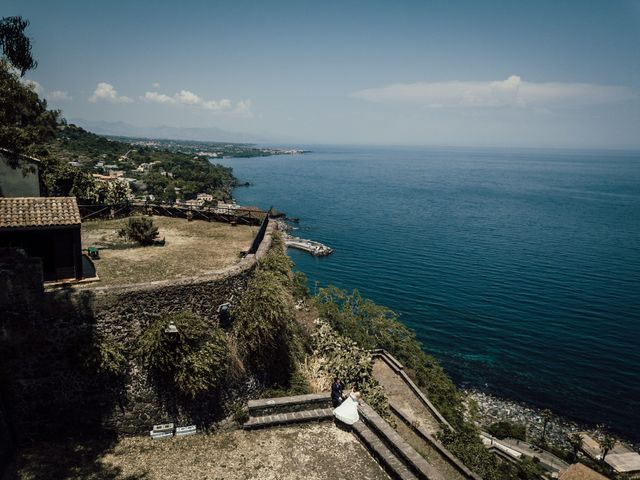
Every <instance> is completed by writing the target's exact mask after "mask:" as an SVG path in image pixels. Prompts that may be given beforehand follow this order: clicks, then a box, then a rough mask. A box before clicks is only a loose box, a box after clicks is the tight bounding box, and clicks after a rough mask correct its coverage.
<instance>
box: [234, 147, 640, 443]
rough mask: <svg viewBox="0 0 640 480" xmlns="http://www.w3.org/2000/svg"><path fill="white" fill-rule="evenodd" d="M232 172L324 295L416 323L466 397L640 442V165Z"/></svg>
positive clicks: (528, 160) (633, 155)
mask: <svg viewBox="0 0 640 480" xmlns="http://www.w3.org/2000/svg"><path fill="white" fill-rule="evenodd" d="M310 148H311V149H312V150H313V152H312V153H308V154H304V155H283V156H272V157H265V158H251V159H225V160H224V161H223V163H224V164H226V165H229V166H232V167H233V169H234V173H235V174H236V176H237V177H239V178H240V179H241V180H243V181H249V182H251V184H252V185H251V186H250V187H247V188H238V189H236V190H235V193H234V195H235V197H236V199H237V201H238V202H239V203H241V204H246V205H256V206H259V207H262V208H265V209H266V208H269V207H270V206H272V205H273V206H275V207H276V208H277V209H279V210H281V211H284V212H286V213H287V214H288V215H289V216H291V217H299V218H300V225H299V227H300V230H299V231H298V232H297V233H298V234H299V235H300V236H303V237H307V238H310V239H313V240H318V241H320V242H323V243H326V244H328V245H329V246H331V247H333V248H334V249H335V252H334V253H333V255H331V256H329V257H325V258H314V257H311V256H309V255H307V254H305V253H302V252H298V251H290V255H291V257H292V258H293V260H294V261H295V263H296V266H297V268H298V269H300V270H302V271H303V272H305V273H306V274H307V275H308V276H309V279H310V284H311V286H312V290H313V289H314V288H315V285H316V284H317V285H319V286H324V285H327V284H333V285H336V286H338V287H341V288H346V289H354V288H357V289H359V290H360V292H361V293H362V294H363V295H364V296H366V297H369V298H371V299H373V300H374V301H375V302H377V303H381V304H384V305H386V306H388V307H390V308H392V309H393V310H395V311H397V312H398V313H400V315H401V317H400V318H401V320H402V321H403V322H404V323H405V324H406V325H408V326H409V327H411V328H413V329H414V330H415V331H416V332H417V336H418V338H419V340H420V341H421V342H422V344H423V346H424V349H425V350H426V351H427V352H428V353H430V354H432V355H434V356H435V357H436V358H437V359H438V360H439V361H440V362H441V363H442V365H443V366H444V368H445V370H446V371H447V372H448V373H449V374H450V375H451V377H452V378H453V379H454V380H455V381H456V383H458V384H459V385H461V386H464V387H477V388H479V389H481V390H483V391H487V392H489V393H492V394H494V395H498V396H501V397H505V398H510V399H514V400H518V401H523V402H526V403H529V404H531V405H534V406H537V407H542V408H550V409H552V410H553V411H554V412H556V413H558V414H560V415H563V416H565V417H568V418H570V419H572V420H575V421H578V422H585V423H588V424H598V423H604V424H607V425H609V426H610V427H611V428H612V429H613V430H614V431H616V432H617V433H619V434H622V435H624V436H626V437H628V438H630V439H632V440H635V441H640V152H618V151H565V150H507V149H504V150H502V149H458V148H456V149H453V148H400V147H394V148H380V147H370V148H369V147H367V148H364V147H357V148H356V147H324V146H323V147H310Z"/></svg>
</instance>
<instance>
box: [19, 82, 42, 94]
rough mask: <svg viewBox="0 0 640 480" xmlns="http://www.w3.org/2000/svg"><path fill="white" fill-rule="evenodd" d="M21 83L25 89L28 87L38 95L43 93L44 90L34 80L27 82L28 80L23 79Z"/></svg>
mask: <svg viewBox="0 0 640 480" xmlns="http://www.w3.org/2000/svg"><path fill="white" fill-rule="evenodd" d="M22 83H24V84H25V85H26V86H27V87H29V88H30V89H31V90H33V91H34V92H35V93H37V94H38V95H42V93H43V92H44V88H43V87H42V85H40V84H39V83H38V82H36V81H35V80H29V79H28V78H25V79H23V80H22Z"/></svg>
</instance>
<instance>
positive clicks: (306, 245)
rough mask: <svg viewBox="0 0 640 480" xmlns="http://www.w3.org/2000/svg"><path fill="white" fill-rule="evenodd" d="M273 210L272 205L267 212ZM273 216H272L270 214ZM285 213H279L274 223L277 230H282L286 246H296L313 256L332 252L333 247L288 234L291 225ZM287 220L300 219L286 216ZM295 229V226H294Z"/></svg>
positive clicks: (324, 255) (296, 220) (295, 221)
mask: <svg viewBox="0 0 640 480" xmlns="http://www.w3.org/2000/svg"><path fill="white" fill-rule="evenodd" d="M272 211H273V207H271V209H269V214H270V215H271V212H272ZM272 218H273V216H272ZM285 218H286V216H285V214H284V213H282V214H280V217H278V218H277V219H276V224H277V225H278V230H280V231H281V232H282V236H283V237H284V244H285V245H286V246H287V248H297V249H298V250H302V251H304V252H307V253H310V254H311V255H313V256H314V257H326V256H327V255H331V254H332V253H333V249H332V248H331V247H328V246H327V245H324V244H323V243H320V242H314V241H313V240H307V239H306V238H300V237H294V236H293V235H290V234H289V232H290V231H291V230H292V227H291V225H289V224H288V223H287V222H286V221H285ZM287 220H288V221H290V222H294V223H299V222H300V219H298V218H291V219H289V218H287ZM296 229H297V228H296Z"/></svg>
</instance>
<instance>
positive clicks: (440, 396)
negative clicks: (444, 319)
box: [315, 286, 463, 427]
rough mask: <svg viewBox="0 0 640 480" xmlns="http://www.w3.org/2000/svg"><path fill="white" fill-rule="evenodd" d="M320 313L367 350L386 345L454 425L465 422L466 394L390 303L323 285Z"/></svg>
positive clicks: (318, 295)
mask: <svg viewBox="0 0 640 480" xmlns="http://www.w3.org/2000/svg"><path fill="white" fill-rule="evenodd" d="M315 304H316V307H317V308H318V312H319V314H320V317H321V318H323V319H325V320H326V321H327V322H328V323H329V324H330V325H331V326H332V327H333V328H334V329H335V330H336V331H337V332H338V333H340V334H342V335H344V336H346V337H348V338H350V339H351V340H353V341H355V342H356V343H357V344H358V345H359V346H360V347H362V348H364V349H365V350H371V349H375V348H383V349H385V350H387V351H388V352H390V353H391V354H392V355H393V356H395V357H396V358H397V359H398V360H399V361H400V362H401V363H402V364H403V365H404V366H405V368H406V369H407V373H408V374H409V375H411V376H412V377H413V378H414V379H415V381H416V383H417V384H418V385H419V386H420V387H422V388H425V389H426V390H427V391H428V394H429V399H430V400H431V401H432V402H433V403H434V405H435V406H436V407H437V408H438V410H440V412H441V413H442V414H443V415H444V416H445V418H446V419H447V420H448V421H449V422H450V423H451V424H452V425H454V427H455V426H456V425H459V424H461V423H462V422H463V417H462V411H463V405H462V396H461V395H460V393H459V392H458V390H457V388H456V386H455V384H454V383H453V382H452V381H451V379H450V378H449V377H448V376H447V375H446V373H445V372H444V370H443V369H442V367H441V366H440V365H439V364H438V362H437V361H436V360H435V359H434V358H433V357H431V356H430V355H427V354H426V353H424V351H423V350H422V345H421V344H420V342H419V341H418V340H417V339H416V335H415V333H414V332H413V331H412V330H411V329H409V328H407V327H406V326H405V325H403V324H402V323H401V322H400V321H399V320H398V315H397V314H396V313H395V312H394V311H393V310H390V309H389V308H387V307H384V306H381V305H377V304H376V303H374V302H372V301H371V300H368V299H365V298H362V297H361V296H360V293H359V292H358V291H357V290H354V291H353V292H351V293H348V292H346V291H344V290H340V289H338V288H336V287H333V286H329V287H327V288H322V289H320V291H319V292H318V294H317V295H316V297H315Z"/></svg>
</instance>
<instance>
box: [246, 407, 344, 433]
mask: <svg viewBox="0 0 640 480" xmlns="http://www.w3.org/2000/svg"><path fill="white" fill-rule="evenodd" d="M331 419H333V409H331V408H316V409H313V410H302V411H299V412H289V413H277V414H274V415H262V416H259V417H250V418H249V420H247V422H246V423H245V424H244V425H243V426H242V428H244V429H245V430H254V429H257V428H267V427H275V426H278V425H290V424H293V423H304V422H320V421H322V420H331Z"/></svg>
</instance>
